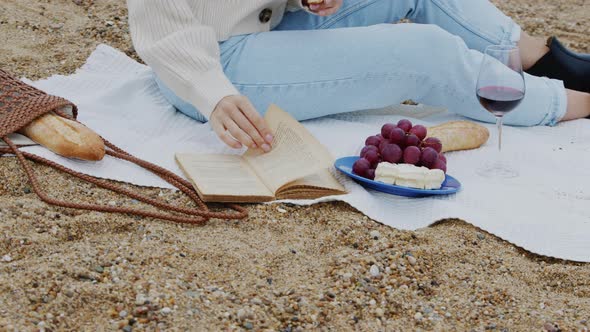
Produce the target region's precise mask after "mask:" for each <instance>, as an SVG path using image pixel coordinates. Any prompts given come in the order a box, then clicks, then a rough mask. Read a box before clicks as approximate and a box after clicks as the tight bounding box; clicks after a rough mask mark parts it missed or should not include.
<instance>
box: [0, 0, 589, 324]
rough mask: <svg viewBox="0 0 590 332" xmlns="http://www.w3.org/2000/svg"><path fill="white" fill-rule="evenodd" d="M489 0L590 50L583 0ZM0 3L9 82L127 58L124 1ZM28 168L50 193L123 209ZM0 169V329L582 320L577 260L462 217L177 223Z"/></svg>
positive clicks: (293, 216)
mask: <svg viewBox="0 0 590 332" xmlns="http://www.w3.org/2000/svg"><path fill="white" fill-rule="evenodd" d="M495 2H496V3H497V4H498V5H499V6H500V8H501V9H503V10H504V11H505V12H506V13H508V14H510V15H511V16H512V17H514V18H515V20H516V21H517V22H519V23H520V24H521V25H522V26H523V28H524V29H525V30H527V31H528V32H529V33H531V34H533V35H535V36H550V35H557V36H559V37H560V38H561V40H562V41H564V42H565V43H566V44H567V45H568V46H570V47H572V48H573V49H575V50H576V51H580V52H586V53H590V35H589V34H588V32H589V31H590V1H589V0H552V1H549V0H538V1H533V0H504V1H500V0H496V1H495ZM0 4H1V5H0V38H1V39H0V40H1V41H2V42H1V43H0V68H2V69H6V70H8V71H10V72H13V73H15V74H17V75H18V76H21V77H23V76H24V77H27V78H29V79H41V78H46V77H49V76H51V75H54V74H70V73H73V72H74V71H75V70H76V68H78V67H80V66H81V65H82V64H83V63H84V61H85V60H86V58H87V57H88V55H89V54H90V53H91V52H92V51H93V50H94V49H95V48H96V46H97V45H98V44H100V43H106V44H109V45H111V46H113V47H116V48H118V49H120V50H122V51H124V52H125V53H126V54H128V55H129V56H131V57H134V58H135V59H137V60H139V59H138V57H137V55H136V53H135V51H134V50H133V47H132V44H131V39H130V37H129V29H128V25H127V12H126V8H125V2H124V1H116V0H108V1H106V0H96V1H93V0H74V1H72V0H44V1H34V0H0ZM34 169H35V171H36V172H37V174H38V176H39V177H40V178H41V179H42V180H41V184H42V186H44V187H45V188H46V189H47V191H48V192H50V193H51V194H52V195H53V196H54V197H57V198H60V199H66V200H69V199H72V200H88V201H100V202H102V203H104V204H116V205H129V206H134V205H136V204H137V203H136V202H133V201H131V200H127V199H122V198H120V197H118V196H116V195H113V194H111V193H109V192H107V191H104V190H100V189H96V188H94V187H93V186H91V185H88V184H85V183H81V182H79V181H77V180H74V179H72V178H71V177H68V176H65V175H62V174H60V173H58V172H55V171H53V170H51V169H49V168H47V167H44V166H39V165H36V166H35V167H34ZM0 179H1V181H0V221H1V222H0V331H13V330H18V331H43V330H44V331H106V330H109V331H110V330H117V329H122V330H124V331H132V330H133V331H143V330H148V331H154V330H160V331H165V330H171V331H176V330H178V331H187V330H191V331H217V330H253V331H264V330H268V331H308V330H333V331H345V330H358V331H373V330H374V331H414V330H422V331H430V330H434V331H588V329H590V264H580V263H573V262H564V261H558V260H554V259H550V258H545V257H539V256H536V255H533V254H530V253H527V252H526V251H524V250H522V249H520V248H517V247H515V246H513V245H511V244H509V243H506V242H505V241H502V240H501V239H498V238H497V237H495V236H493V235H491V234H488V233H486V232H484V231H482V230H479V229H477V228H475V227H473V226H471V225H470V224H468V220H467V222H465V221H460V220H447V221H444V222H441V223H439V224H437V225H435V226H433V227H429V228H426V229H420V230H418V231H416V232H409V231H400V230H396V229H392V228H390V227H386V226H383V225H381V224H378V223H376V222H374V221H372V220H370V219H368V218H367V217H365V216H363V215H362V214H360V213H358V212H357V211H356V210H354V209H352V208H351V207H349V206H348V205H346V204H342V203H330V204H321V205H316V206H310V207H296V206H291V205H284V204H281V205H249V206H248V209H249V211H250V217H249V219H248V220H245V221H223V220H212V221H211V222H209V223H208V224H207V225H206V226H204V227H187V226H180V225H177V224H173V223H168V222H162V221H159V220H152V219H148V218H134V217H128V216H122V215H109V214H101V213H96V212H90V213H89V212H82V211H74V210H68V209H61V208H56V207H53V206H48V205H46V204H44V203H41V202H40V200H39V199H38V198H37V196H36V195H35V194H34V193H32V190H31V187H30V185H29V184H28V183H27V181H26V177H25V174H24V173H23V172H22V171H21V169H20V166H19V165H18V163H17V161H16V159H15V158H11V157H2V158H0ZM128 187H129V188H134V189H135V190H137V191H140V192H141V193H143V194H146V195H150V196H152V197H157V198H160V199H165V200H167V201H169V202H172V203H175V204H183V203H185V204H188V200H187V199H186V198H184V197H183V196H181V195H180V194H178V193H174V192H172V191H167V190H160V189H154V188H140V187H134V186H131V185H129V186H128ZM433 222H434V220H433ZM555 222H556V223H559V222H560V220H555ZM589 237H590V235H589ZM373 266H375V267H373ZM376 271H377V273H375V272H376ZM371 272H373V273H371Z"/></svg>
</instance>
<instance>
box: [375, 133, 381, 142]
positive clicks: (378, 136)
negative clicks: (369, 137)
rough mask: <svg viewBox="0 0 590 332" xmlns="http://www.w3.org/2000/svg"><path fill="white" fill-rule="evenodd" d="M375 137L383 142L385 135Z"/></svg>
mask: <svg viewBox="0 0 590 332" xmlns="http://www.w3.org/2000/svg"><path fill="white" fill-rule="evenodd" d="M375 136H377V138H378V139H380V140H381V141H383V135H381V134H377V135H375Z"/></svg>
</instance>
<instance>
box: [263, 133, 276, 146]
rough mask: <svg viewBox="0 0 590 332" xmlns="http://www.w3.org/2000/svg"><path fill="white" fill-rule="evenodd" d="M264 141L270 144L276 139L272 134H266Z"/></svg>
mask: <svg viewBox="0 0 590 332" xmlns="http://www.w3.org/2000/svg"><path fill="white" fill-rule="evenodd" d="M264 139H265V140H266V142H267V143H268V144H270V143H272V140H273V139H274V137H273V136H272V135H271V134H266V136H264Z"/></svg>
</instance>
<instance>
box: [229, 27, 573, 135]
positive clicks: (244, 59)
mask: <svg viewBox="0 0 590 332" xmlns="http://www.w3.org/2000/svg"><path fill="white" fill-rule="evenodd" d="M392 41H394V42H392ZM482 57H483V55H482V53H481V52H479V51H476V50H471V49H469V48H468V47H467V45H466V44H465V42H464V41H463V39H461V38H459V37H457V36H454V35H452V34H450V33H448V32H446V31H444V30H442V29H441V28H439V27H436V26H434V25H427V24H379V25H373V26H370V27H358V28H347V29H323V30H314V31H301V30H299V31H273V32H267V33H259V34H252V35H249V36H247V37H245V38H244V39H243V40H242V41H241V42H240V43H239V45H237V46H236V47H235V48H234V50H233V51H232V54H231V57H230V59H229V60H228V61H227V62H225V72H226V74H227V75H228V77H229V78H230V80H231V81H232V83H233V84H234V85H235V86H236V87H237V88H238V90H239V91H240V92H241V93H242V94H244V95H246V96H248V97H249V98H250V99H251V100H252V102H253V104H254V105H255V106H256V108H257V109H258V110H259V111H260V112H261V113H264V111H265V110H266V109H267V108H268V106H269V104H271V103H276V104H278V105H279V106H281V107H282V108H284V109H285V110H286V111H288V112H289V113H291V114H292V115H293V116H294V117H295V118H297V119H298V120H305V119H311V118H317V117H321V116H325V115H329V114H335V113H341V112H349V111H355V110H360V109H368V108H379V107H385V106H389V105H393V104H398V103H400V102H402V101H404V100H407V99H413V100H416V101H419V102H422V103H425V104H431V105H439V106H444V107H446V108H448V109H449V110H451V111H453V112H456V113H459V114H461V115H464V116H467V117H470V118H473V119H477V120H481V121H487V122H493V121H494V117H493V116H492V115H490V114H489V113H488V112H486V111H485V110H484V109H483V108H482V107H481V106H480V104H479V102H478V100H477V98H476V96H475V84H476V81H477V75H478V70H479V66H480V63H481V61H482ZM526 83H527V87H528V91H527V95H526V97H525V99H524V100H523V102H522V103H521V105H520V107H519V108H518V109H517V110H515V111H514V112H512V113H511V114H509V115H507V116H506V123H507V124H512V125H523V126H533V125H553V124H555V123H556V121H557V120H558V119H560V118H561V117H562V116H563V113H564V112H565V103H566V101H565V90H564V89H563V86H560V85H559V83H560V82H559V81H553V80H548V79H544V78H537V77H533V76H529V75H527V76H526Z"/></svg>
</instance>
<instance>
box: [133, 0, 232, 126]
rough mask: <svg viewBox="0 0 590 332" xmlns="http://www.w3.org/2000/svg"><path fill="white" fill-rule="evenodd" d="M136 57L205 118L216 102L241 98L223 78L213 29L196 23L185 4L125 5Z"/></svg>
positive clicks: (141, 0)
mask: <svg viewBox="0 0 590 332" xmlns="http://www.w3.org/2000/svg"><path fill="white" fill-rule="evenodd" d="M127 5H128V8H129V25H130V30H131V37H132V39H133V44H134V46H135V49H136V51H137V53H138V54H139V56H141V58H142V59H143V60H144V61H145V62H146V63H147V64H148V65H149V66H150V67H151V68H152V69H153V70H154V72H155V73H156V75H158V77H159V78H160V79H161V80H162V81H163V82H164V83H165V84H166V85H167V86H168V87H169V88H170V89H172V91H174V92H175V93H176V94H177V95H178V96H179V97H180V98H182V99H184V100H186V101H187V102H189V103H191V104H192V105H193V106H195V107H196V108H197V109H198V110H199V112H201V113H202V114H203V115H204V116H205V117H206V118H207V119H209V117H210V116H211V113H212V112H213V110H214V109H215V106H216V105H217V103H218V102H219V101H220V100H221V99H223V98H224V97H226V96H229V95H237V94H239V92H238V90H237V89H236V88H235V87H234V86H233V85H232V83H231V82H230V81H229V79H228V78H227V77H226V76H225V74H224V73H223V69H222V67H221V62H220V55H219V53H220V51H219V44H218V43H217V37H216V34H215V31H214V30H213V28H212V27H209V26H205V25H202V24H200V22H199V21H198V19H197V18H196V17H195V16H194V15H193V13H192V11H191V8H190V7H189V5H188V3H187V2H186V0H171V1H162V0H127Z"/></svg>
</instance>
